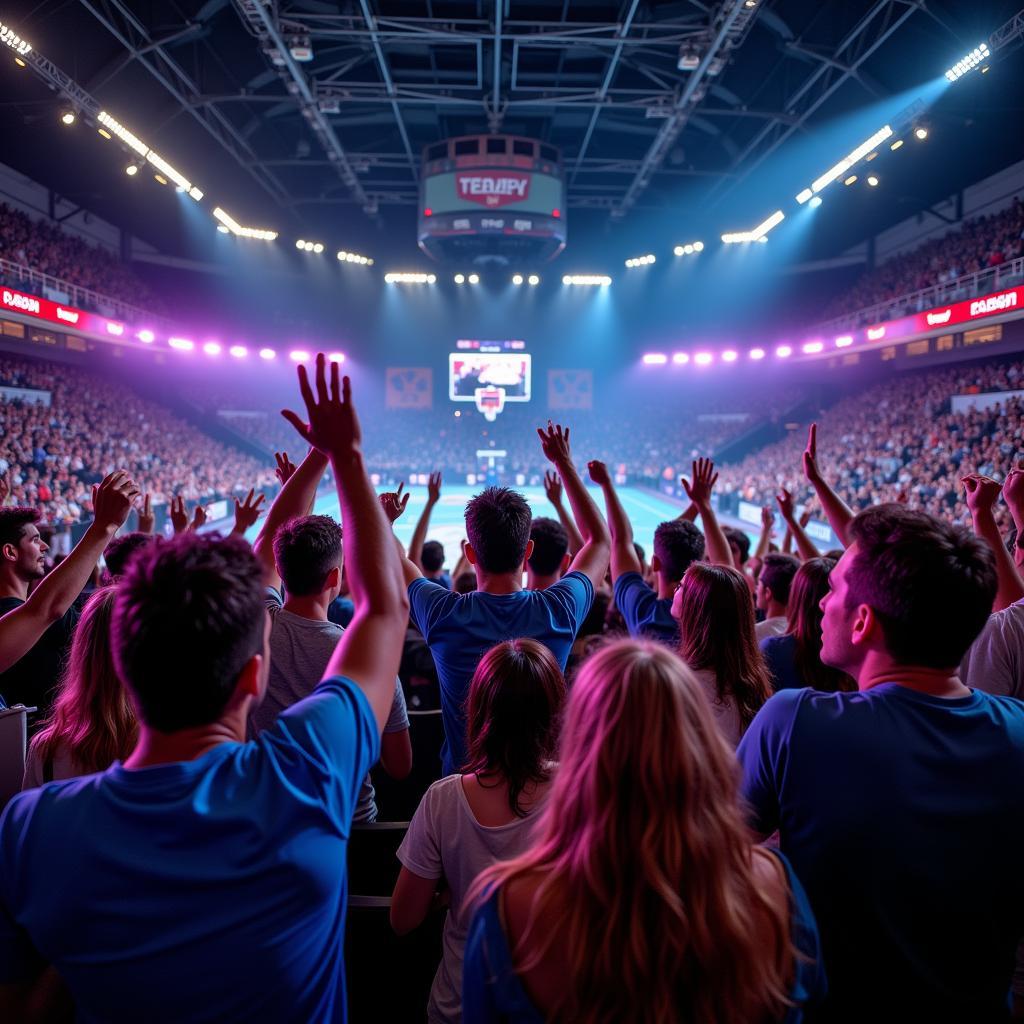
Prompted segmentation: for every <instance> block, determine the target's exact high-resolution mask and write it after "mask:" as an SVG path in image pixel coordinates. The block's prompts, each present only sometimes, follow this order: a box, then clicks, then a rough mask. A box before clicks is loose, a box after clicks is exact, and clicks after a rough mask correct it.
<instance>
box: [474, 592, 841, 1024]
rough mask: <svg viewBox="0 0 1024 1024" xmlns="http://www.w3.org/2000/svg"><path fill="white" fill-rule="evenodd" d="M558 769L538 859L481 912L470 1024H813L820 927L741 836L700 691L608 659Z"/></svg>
mask: <svg viewBox="0 0 1024 1024" xmlns="http://www.w3.org/2000/svg"><path fill="white" fill-rule="evenodd" d="M744 586H746V585H745V584H744ZM559 751H560V756H559V767H558V772H557V774H556V776H555V779H554V782H553V783H552V787H551V792H550V794H549V796H548V800H547V803H546V805H545V808H544V810H543V811H542V813H541V816H540V819H539V820H538V823H537V828H536V831H535V833H534V839H533V842H532V844H531V845H530V847H529V848H528V849H527V850H526V851H525V852H524V853H523V854H522V855H520V856H519V857H516V858H515V859H512V860H509V861H506V862H505V863H501V864H497V865H495V866H494V867H492V868H490V869H489V870H487V871H484V872H483V873H482V874H481V876H480V877H479V878H478V879H477V882H476V884H475V885H474V887H473V891H472V893H471V894H470V899H471V900H474V901H475V903H476V912H475V916H474V918H473V921H472V924H471V926H470V931H469V935H468V938H467V942H466V954H465V963H464V968H463V1020H464V1021H465V1022H466V1024H490V1022H497V1021H503V1022H508V1024H540V1022H541V1021H564V1022H572V1024H613V1022H614V1024H631V1022H636V1024H669V1022H676V1021H687V1022H699V1024H733V1022H735V1024H760V1022H768V1021H786V1022H787V1024H795V1022H798V1021H800V1020H801V1018H802V1010H801V1008H802V1007H803V1006H804V1005H805V1004H806V1003H808V1002H810V1001H812V1000H816V999H818V998H820V996H821V995H823V993H824V987H825V983H824V974H823V971H822V969H821V964H820V952H819V946H818V933H817V927H816V925H815V922H814V917H813V914H812V913H811V910H810V906H809V904H808V902H807V897H806V895H805V893H804V891H803V889H802V888H801V886H800V883H799V882H798V881H797V880H796V878H795V877H794V875H793V873H792V871H791V869H790V867H789V864H788V862H787V861H786V860H785V858H784V857H782V855H781V854H779V853H778V852H777V851H773V850H768V849H766V848H763V847H759V846H756V845H755V843H754V837H753V836H752V835H751V833H750V831H749V830H748V828H747V826H746V825H745V824H744V821H743V815H742V813H741V811H740V807H739V803H738V795H737V793H738V775H739V768H738V765H737V762H736V759H735V756H734V754H733V751H732V749H731V747H730V745H729V744H728V742H727V741H726V740H725V739H724V738H723V736H722V734H721V732H720V730H719V728H718V726H717V725H716V723H715V720H714V716H713V715H712V713H711V710H710V708H709V706H708V702H707V699H706V697H705V695H704V691H703V689H702V688H701V686H700V684H699V683H698V682H697V680H696V679H695V678H694V676H693V673H691V672H690V671H689V670H688V669H687V668H686V666H685V665H684V664H683V663H682V661H680V659H679V658H678V657H677V656H676V655H675V654H673V653H672V652H671V651H668V650H666V649H665V648H664V647H661V646H659V645H656V644H652V643H643V642H639V641H634V640H623V641H620V642H618V643H615V644H611V645H609V646H608V647H606V648H604V649H603V650H601V651H599V652H598V653H597V654H595V655H594V656H593V657H592V658H591V659H590V660H589V661H587V662H586V663H585V664H584V666H583V667H582V669H581V670H580V673H579V675H578V676H577V678H576V682H575V684H574V687H573V690H572V692H571V694H570V696H569V701H568V707H567V711H566V720H565V724H564V726H563V730H562V740H561V743H560V747H559Z"/></svg>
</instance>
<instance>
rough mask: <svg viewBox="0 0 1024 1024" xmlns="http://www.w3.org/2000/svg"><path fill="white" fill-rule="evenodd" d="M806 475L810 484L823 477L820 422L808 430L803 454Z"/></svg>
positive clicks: (813, 424)
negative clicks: (819, 461)
mask: <svg viewBox="0 0 1024 1024" xmlns="http://www.w3.org/2000/svg"><path fill="white" fill-rule="evenodd" d="M803 464H804V476H805V477H806V478H807V482H808V483H810V484H814V483H816V482H817V481H818V480H820V479H821V472H820V471H819V469H818V424H817V423H812V424H811V427H810V430H808V431H807V447H806V448H805V449H804V454H803Z"/></svg>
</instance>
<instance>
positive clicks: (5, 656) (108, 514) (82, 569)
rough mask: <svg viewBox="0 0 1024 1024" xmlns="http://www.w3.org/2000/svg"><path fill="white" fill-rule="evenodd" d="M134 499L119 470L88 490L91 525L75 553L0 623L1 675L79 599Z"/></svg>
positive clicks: (129, 483) (130, 482)
mask: <svg viewBox="0 0 1024 1024" xmlns="http://www.w3.org/2000/svg"><path fill="white" fill-rule="evenodd" d="M138 493H139V489H138V487H137V486H136V485H135V482H134V481H133V480H132V479H131V478H130V477H129V476H128V474H127V473H125V472H124V471H123V470H118V471H117V472H115V473H111V474H110V475H109V476H107V477H106V479H105V480H104V481H103V482H102V483H101V484H100V485H99V486H97V487H93V489H92V502H93V516H94V518H93V521H92V523H91V524H90V526H89V529H88V530H86V531H85V534H84V535H83V536H82V539H81V540H80V541H79V542H78V543H77V544H76V545H75V547H74V550H73V551H72V552H71V554H70V555H68V557H67V558H65V559H64V561H63V562H61V563H60V565H58V566H57V568H56V569H54V570H53V571H52V572H50V573H49V575H47V576H46V577H44V578H43V580H42V581H41V582H40V584H39V586H38V587H36V589H35V590H33V591H32V593H31V594H30V595H29V598H28V600H27V601H26V602H25V603H24V604H23V605H19V606H18V607H17V608H15V609H14V610H13V611H9V612H8V613H7V614H6V615H4V616H3V617H2V618H0V672H6V671H7V669H9V668H10V667H11V666H12V665H13V664H14V663H15V662H17V661H18V660H19V659H20V658H22V657H23V656H24V655H25V654H27V653H28V652H29V651H30V650H31V649H32V647H33V646H35V644H36V642H37V641H38V640H39V638H40V637H41V636H42V635H43V632H44V631H45V630H46V628H47V627H48V626H50V625H51V624H52V623H54V622H56V621H57V620H58V619H59V618H60V617H61V616H62V615H63V614H64V613H65V612H66V611H67V610H68V609H69V608H70V607H71V605H72V604H73V603H74V601H75V599H76V598H77V597H78V595H79V594H81V592H82V589H83V588H84V587H85V585H86V583H88V582H89V577H90V576H91V575H92V571H93V569H95V568H96V563H97V562H98V561H99V559H100V555H102V554H103V549H104V548H105V547H106V546H107V544H109V543H110V541H111V540H112V539H113V537H114V534H115V533H117V531H118V530H119V529H120V528H121V527H122V526H123V525H124V523H125V520H126V519H127V518H128V513H129V512H130V511H131V508H132V504H133V503H134V501H135V498H136V496H137V495H138Z"/></svg>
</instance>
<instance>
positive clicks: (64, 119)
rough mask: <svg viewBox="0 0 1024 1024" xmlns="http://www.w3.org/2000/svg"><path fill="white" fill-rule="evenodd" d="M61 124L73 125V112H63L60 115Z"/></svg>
mask: <svg viewBox="0 0 1024 1024" xmlns="http://www.w3.org/2000/svg"><path fill="white" fill-rule="evenodd" d="M60 120H61V124H67V125H72V124H74V123H75V112H74V111H73V110H65V111H64V113H63V114H61V115H60Z"/></svg>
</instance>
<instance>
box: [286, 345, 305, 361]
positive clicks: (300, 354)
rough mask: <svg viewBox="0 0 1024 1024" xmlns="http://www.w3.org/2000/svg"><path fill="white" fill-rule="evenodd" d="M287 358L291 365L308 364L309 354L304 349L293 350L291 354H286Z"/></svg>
mask: <svg viewBox="0 0 1024 1024" xmlns="http://www.w3.org/2000/svg"><path fill="white" fill-rule="evenodd" d="M288 358H289V359H290V360H291V361H292V362H293V363H308V362H309V353H308V352H307V351H306V350H305V349H304V348H293V349H292V350H291V352H289V353H288Z"/></svg>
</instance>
